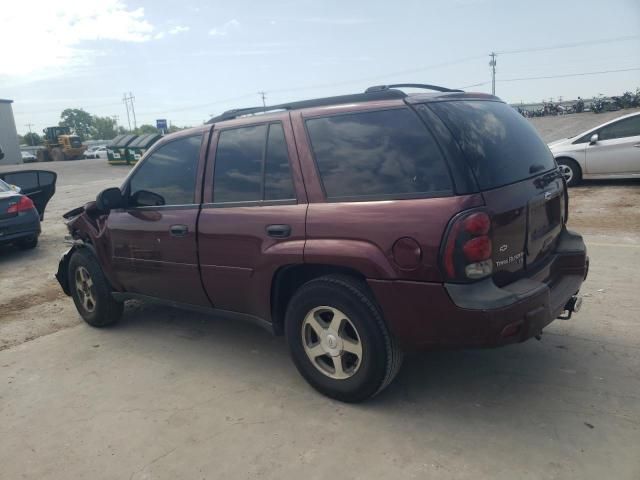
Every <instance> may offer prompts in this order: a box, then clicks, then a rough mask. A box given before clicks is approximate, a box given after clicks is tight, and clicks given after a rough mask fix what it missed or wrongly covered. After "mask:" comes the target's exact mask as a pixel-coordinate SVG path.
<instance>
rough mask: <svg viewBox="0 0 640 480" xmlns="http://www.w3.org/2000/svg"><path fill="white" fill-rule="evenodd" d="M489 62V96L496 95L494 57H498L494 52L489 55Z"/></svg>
mask: <svg viewBox="0 0 640 480" xmlns="http://www.w3.org/2000/svg"><path fill="white" fill-rule="evenodd" d="M489 56H490V57H491V60H490V61H489V66H490V67H491V95H495V94H496V57H497V56H498V55H497V54H496V53H495V52H491V53H490V54H489Z"/></svg>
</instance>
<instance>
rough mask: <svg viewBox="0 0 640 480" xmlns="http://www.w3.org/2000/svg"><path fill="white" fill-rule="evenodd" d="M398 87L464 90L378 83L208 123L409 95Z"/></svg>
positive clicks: (244, 110) (251, 109) (227, 115)
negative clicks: (352, 91) (359, 89)
mask: <svg viewBox="0 0 640 480" xmlns="http://www.w3.org/2000/svg"><path fill="white" fill-rule="evenodd" d="M397 87H411V88H423V89H427V90H434V91H437V92H462V90H453V89H450V88H445V87H438V86H437V85H426V84H422V83H397V84H394V85H376V86H374V87H369V88H367V89H366V90H365V92H364V93H356V94H352V95H339V96H336V97H325V98H316V99H313V100H303V101H300V102H289V103H281V104H280V105H271V106H262V107H248V108H234V109H233V110H227V111H226V112H224V113H222V114H220V115H218V116H217V117H213V118H212V119H210V120H209V121H208V122H207V123H208V124H211V123H216V122H223V121H225V120H232V119H234V118H238V117H241V116H243V115H252V114H255V113H266V112H273V111H277V110H297V109H299V108H309V107H322V106H325V105H340V104H345V103H361V102H368V101H371V100H392V99H396V98H405V97H406V96H407V94H406V93H404V92H403V91H401V90H396V88H397Z"/></svg>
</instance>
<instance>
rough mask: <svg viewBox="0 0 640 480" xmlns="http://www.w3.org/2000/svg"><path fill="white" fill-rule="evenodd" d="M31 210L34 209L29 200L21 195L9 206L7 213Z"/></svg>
mask: <svg viewBox="0 0 640 480" xmlns="http://www.w3.org/2000/svg"><path fill="white" fill-rule="evenodd" d="M32 208H34V205H33V202H32V201H31V199H30V198H29V197H26V196H24V195H23V196H21V197H20V199H19V200H18V201H17V202H16V203H12V204H11V205H9V208H8V209H7V213H20V212H26V211H28V210H31V209H32Z"/></svg>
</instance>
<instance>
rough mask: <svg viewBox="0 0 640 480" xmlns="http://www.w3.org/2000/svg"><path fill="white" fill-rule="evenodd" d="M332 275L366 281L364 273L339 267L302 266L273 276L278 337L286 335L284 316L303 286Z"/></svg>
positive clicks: (289, 268)
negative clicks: (290, 302) (294, 296)
mask: <svg viewBox="0 0 640 480" xmlns="http://www.w3.org/2000/svg"><path fill="white" fill-rule="evenodd" d="M331 274H342V275H348V276H350V277H354V278H357V279H359V280H363V281H364V280H365V276H364V275H362V273H360V272H358V271H357V270H354V269H352V268H348V267H341V266H338V265H320V264H302V265H287V266H284V267H281V268H280V269H278V270H277V271H276V273H275V274H274V275H273V280H272V282H271V320H272V322H273V331H274V332H275V333H276V334H277V335H282V334H283V333H284V316H285V313H286V311H287V305H288V304H289V300H291V297H293V294H294V293H295V292H296V290H298V288H300V287H301V286H302V285H304V284H305V283H307V282H308V281H310V280H313V279H314V278H318V277H322V276H325V275H331Z"/></svg>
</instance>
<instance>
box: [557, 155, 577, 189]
mask: <svg viewBox="0 0 640 480" xmlns="http://www.w3.org/2000/svg"><path fill="white" fill-rule="evenodd" d="M557 162H558V168H559V169H560V173H562V176H563V177H564V179H565V180H566V181H567V186H568V187H575V186H576V185H578V184H579V183H580V182H581V181H582V170H581V169H580V165H578V163H577V162H576V161H574V160H571V159H570V158H559V159H558V160H557Z"/></svg>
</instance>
